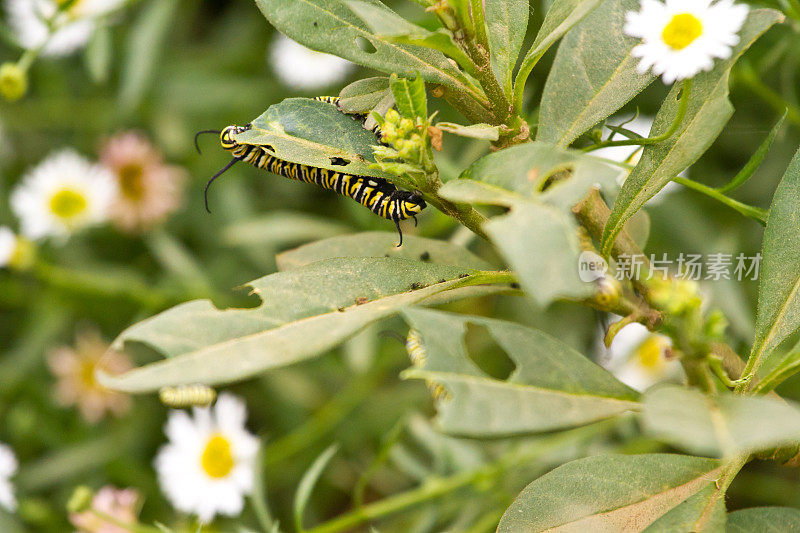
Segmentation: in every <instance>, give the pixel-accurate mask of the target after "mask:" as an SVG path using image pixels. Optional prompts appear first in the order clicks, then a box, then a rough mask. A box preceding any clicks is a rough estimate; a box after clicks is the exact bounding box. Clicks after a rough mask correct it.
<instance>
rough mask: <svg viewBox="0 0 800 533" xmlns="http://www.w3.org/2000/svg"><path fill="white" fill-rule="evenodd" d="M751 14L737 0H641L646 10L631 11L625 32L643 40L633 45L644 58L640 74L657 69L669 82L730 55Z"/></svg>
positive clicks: (687, 75) (627, 18)
mask: <svg viewBox="0 0 800 533" xmlns="http://www.w3.org/2000/svg"><path fill="white" fill-rule="evenodd" d="M747 13H748V7H747V6H746V5H739V4H734V3H733V0H718V1H716V2H712V0H666V3H663V2H661V1H660V0H641V10H640V11H638V12H637V11H629V12H628V13H627V15H626V24H625V28H624V31H625V33H626V34H628V35H630V36H632V37H639V38H640V39H642V43H641V44H639V45H638V46H636V47H635V48H634V49H633V55H634V56H635V57H640V58H642V60H641V62H640V63H639V67H638V69H639V73H641V74H644V73H645V72H647V71H648V70H651V69H652V71H653V73H654V74H655V75H657V76H661V77H662V79H663V80H664V83H666V84H668V85H669V84H671V83H673V82H675V81H678V80H684V79H687V78H692V77H694V76H695V75H696V74H697V73H698V72H700V71H703V70H711V69H712V68H713V67H714V59H727V58H729V57H730V55H731V47H732V46H735V45H736V44H738V43H739V36H738V35H737V33H738V32H739V30H741V29H742V25H743V24H744V21H745V19H746V18H747Z"/></svg>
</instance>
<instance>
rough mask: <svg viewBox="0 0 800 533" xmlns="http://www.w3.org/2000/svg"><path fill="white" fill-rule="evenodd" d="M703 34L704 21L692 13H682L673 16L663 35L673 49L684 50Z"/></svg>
mask: <svg viewBox="0 0 800 533" xmlns="http://www.w3.org/2000/svg"><path fill="white" fill-rule="evenodd" d="M702 34H703V23H702V22H700V19H698V18H697V17H695V16H694V15H692V14H690V13H680V14H678V15H675V16H674V17H672V20H671V21H669V24H667V25H666V27H664V32H663V33H662V34H661V37H662V38H663V39H664V42H665V43H667V46H669V47H670V48H672V49H673V50H683V49H684V48H686V47H687V46H689V45H690V44H692V43H693V42H694V41H695V39H697V38H698V37H700V36H701V35H702Z"/></svg>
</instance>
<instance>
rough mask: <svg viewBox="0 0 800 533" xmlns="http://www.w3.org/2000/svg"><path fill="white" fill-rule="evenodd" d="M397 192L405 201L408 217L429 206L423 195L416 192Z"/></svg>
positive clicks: (404, 208) (404, 209)
mask: <svg viewBox="0 0 800 533" xmlns="http://www.w3.org/2000/svg"><path fill="white" fill-rule="evenodd" d="M397 193H398V194H399V195H400V199H401V200H402V202H403V211H405V213H406V216H407V217H411V216H414V215H417V214H419V213H420V212H421V211H422V210H423V209H425V208H426V207H427V204H426V203H425V200H423V199H422V196H420V195H419V194H417V193H415V192H409V191H397Z"/></svg>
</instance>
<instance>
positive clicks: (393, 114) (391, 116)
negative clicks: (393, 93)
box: [383, 109, 400, 126]
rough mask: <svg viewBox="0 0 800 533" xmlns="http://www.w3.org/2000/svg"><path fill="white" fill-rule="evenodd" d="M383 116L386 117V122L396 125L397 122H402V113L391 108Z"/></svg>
mask: <svg viewBox="0 0 800 533" xmlns="http://www.w3.org/2000/svg"><path fill="white" fill-rule="evenodd" d="M383 118H384V119H386V122H388V123H389V124H393V125H395V126H396V125H397V123H398V122H400V113H398V112H397V111H395V110H394V109H390V110H389V111H387V112H386V115H384V117H383Z"/></svg>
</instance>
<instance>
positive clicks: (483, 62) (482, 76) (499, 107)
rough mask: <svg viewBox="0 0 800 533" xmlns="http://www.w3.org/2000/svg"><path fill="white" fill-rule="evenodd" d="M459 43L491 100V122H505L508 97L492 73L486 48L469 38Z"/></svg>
mask: <svg viewBox="0 0 800 533" xmlns="http://www.w3.org/2000/svg"><path fill="white" fill-rule="evenodd" d="M461 44H462V46H463V47H464V49H465V50H466V52H467V54H468V55H469V57H470V58H471V59H472V61H473V62H474V63H475V65H476V67H477V68H478V71H477V79H478V83H480V84H481V87H482V88H483V90H484V92H485V93H486V96H487V97H488V98H489V101H490V102H491V109H492V113H493V115H494V121H493V122H494V123H495V124H505V123H506V121H507V120H508V119H509V117H510V116H511V112H512V109H511V103H510V102H509V101H508V98H506V93H505V91H504V90H503V87H502V86H501V85H500V82H499V81H498V79H497V77H496V76H495V75H494V71H493V70H492V64H491V61H490V59H489V50H488V48H483V47H481V46H478V45H477V44H476V43H475V42H474V41H472V40H471V39H465V40H464V41H462V42H461Z"/></svg>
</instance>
